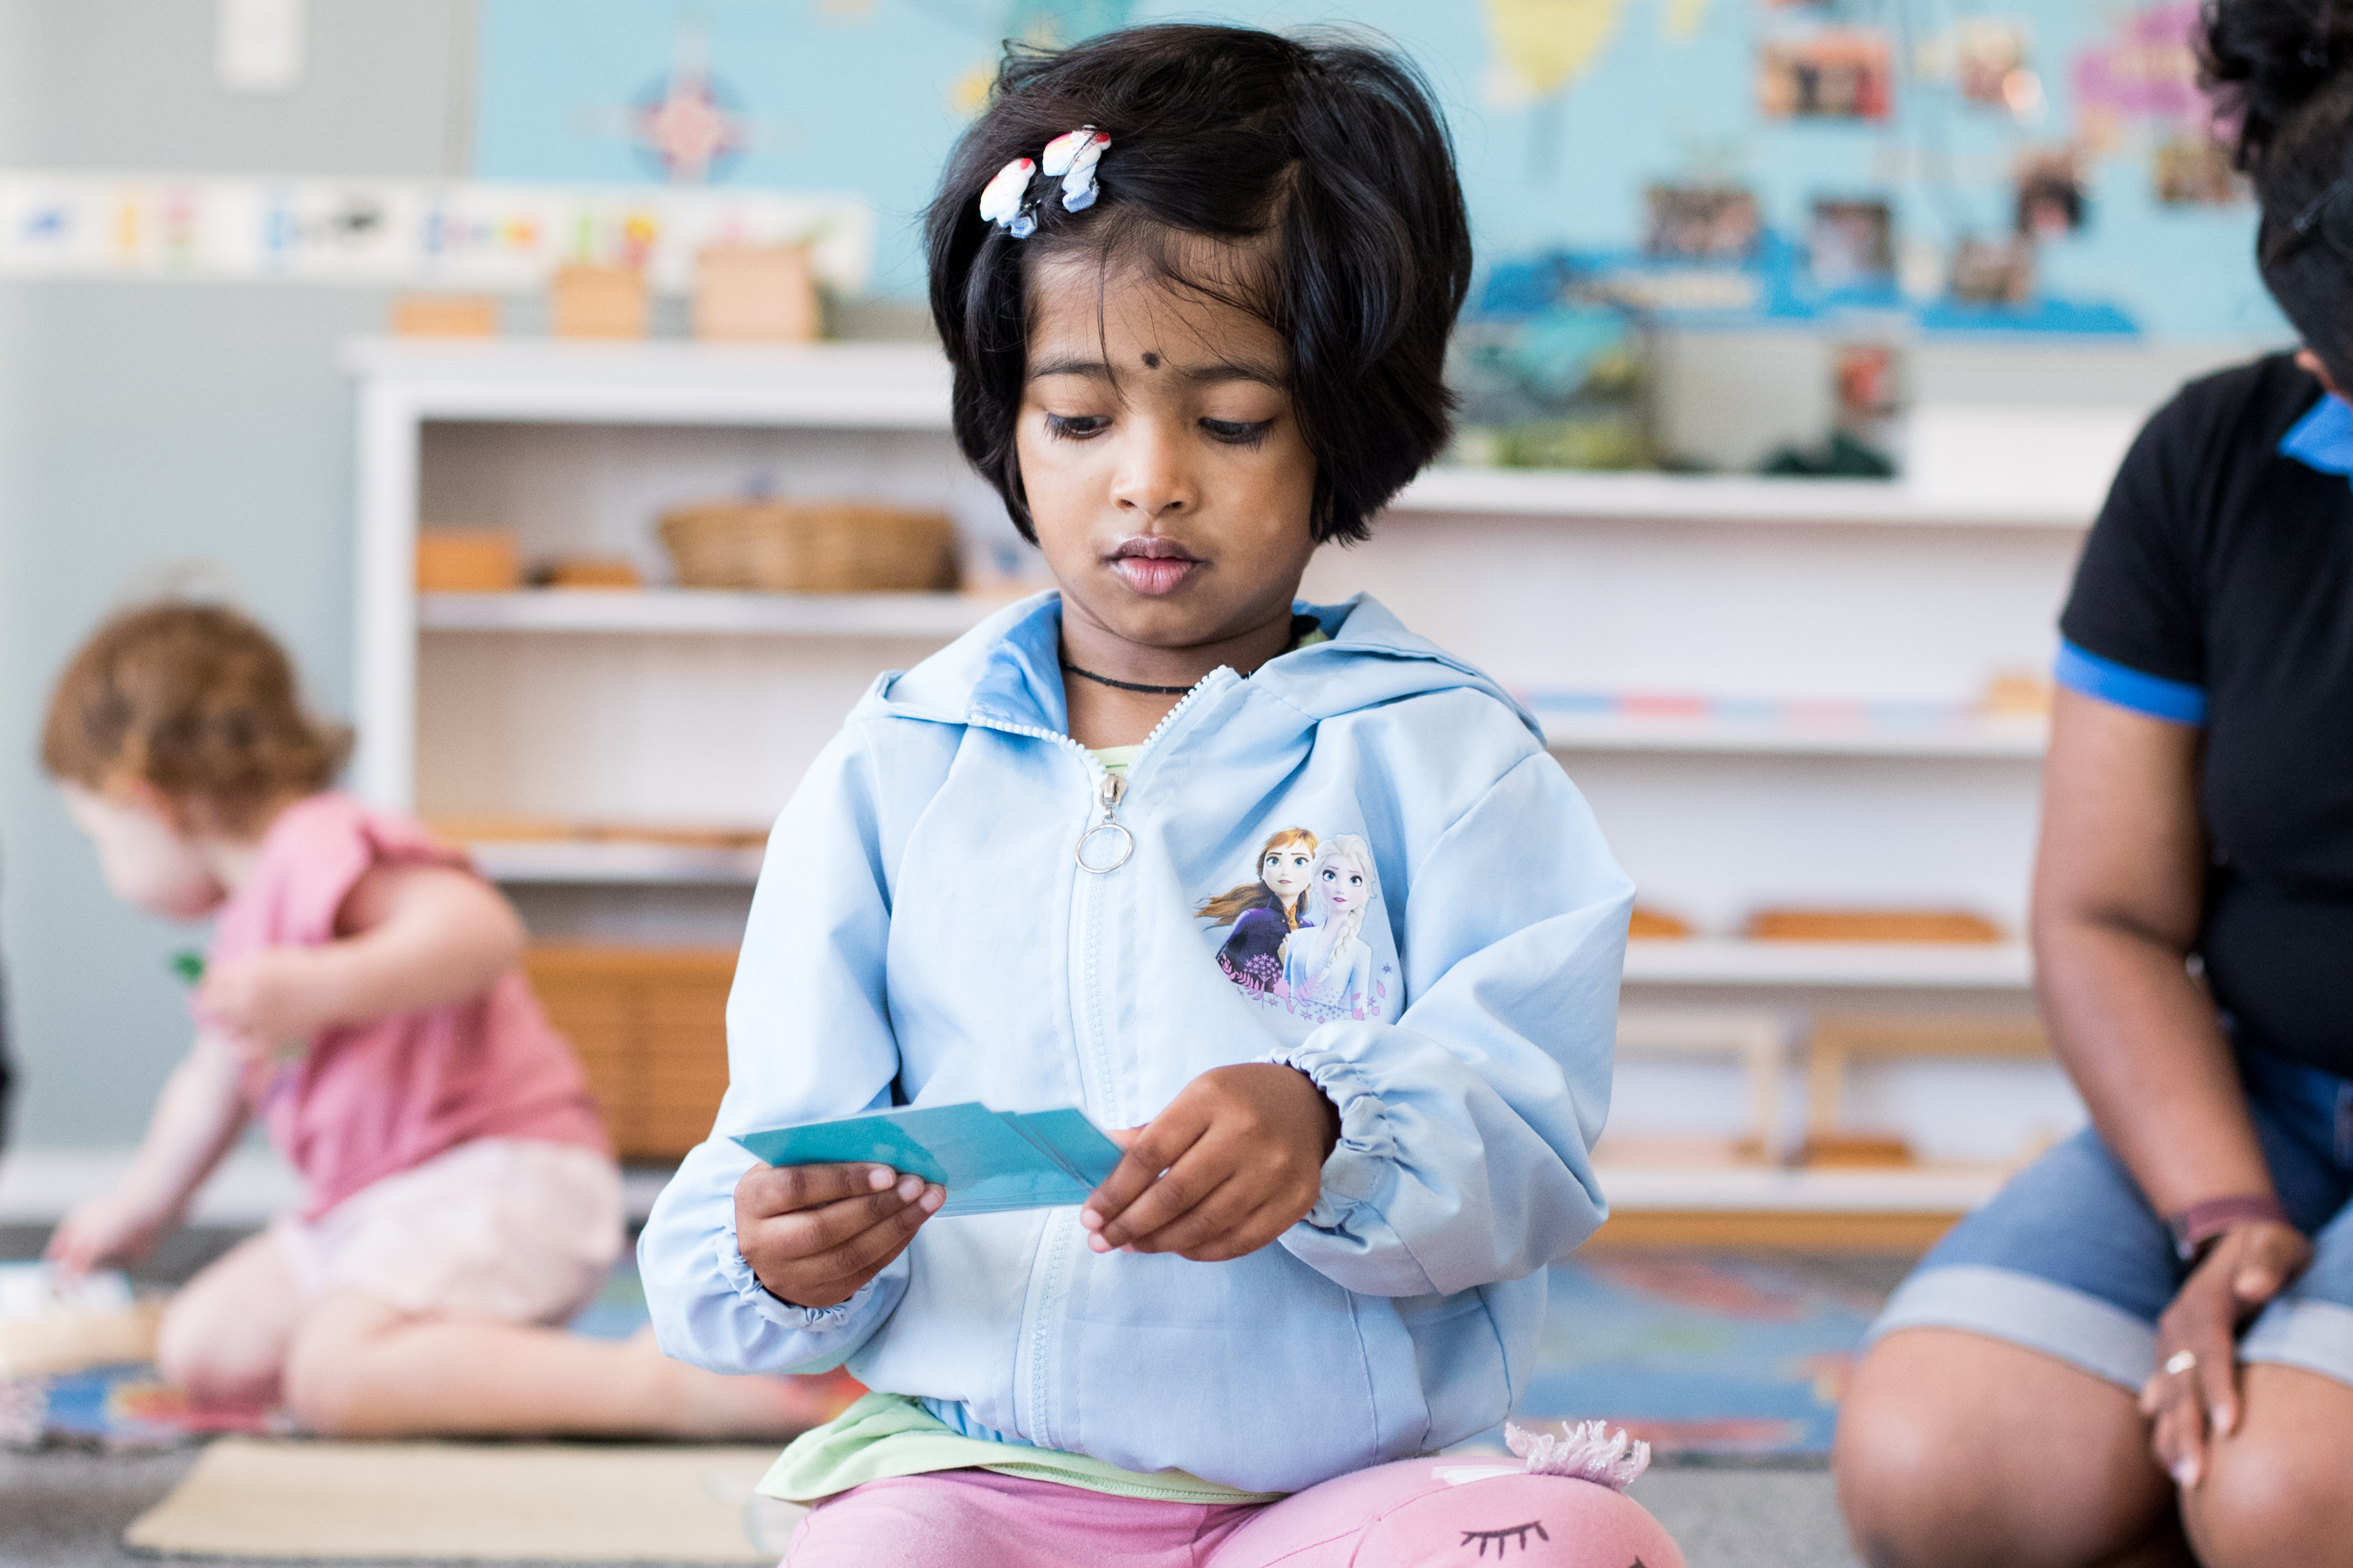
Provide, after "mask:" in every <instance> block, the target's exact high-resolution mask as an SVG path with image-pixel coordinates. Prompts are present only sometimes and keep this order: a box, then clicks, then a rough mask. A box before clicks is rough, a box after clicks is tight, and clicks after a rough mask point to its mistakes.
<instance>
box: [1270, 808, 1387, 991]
mask: <svg viewBox="0 0 2353 1568" xmlns="http://www.w3.org/2000/svg"><path fill="white" fill-rule="evenodd" d="M1379 891H1380V883H1379V880H1378V879H1377V878H1376V877H1375V875H1374V872H1373V852H1372V849H1371V847H1370V846H1368V845H1367V844H1366V842H1365V841H1364V840H1363V839H1362V838H1360V837H1357V836H1356V835H1355V834H1353V833H1335V834H1334V835H1333V836H1332V837H1330V838H1328V839H1326V840H1324V846H1323V847H1322V848H1320V849H1318V850H1317V851H1316V852H1315V863H1314V866H1313V867H1312V868H1310V869H1309V872H1308V881H1307V898H1306V905H1307V918H1306V920H1305V921H1302V922H1301V924H1300V928H1299V929H1298V930H1296V931H1293V932H1292V933H1291V934H1290V935H1289V936H1287V937H1285V938H1283V941H1282V981H1283V988H1284V991H1285V993H1286V994H1288V996H1289V999H1290V1002H1291V1005H1292V1007H1293V1010H1295V1011H1314V1012H1317V1013H1324V1014H1327V1015H1330V1016H1348V1017H1353V1018H1361V1017H1363V1016H1365V1011H1366V1005H1367V1003H1371V1005H1373V1006H1374V1007H1375V1008H1376V1009H1377V1007H1378V1003H1377V1001H1375V1000H1374V991H1373V950H1372V949H1371V948H1370V947H1368V946H1366V944H1365V942H1364V940H1363V939H1362V938H1360V937H1359V936H1357V934H1356V932H1357V931H1358V930H1359V929H1360V928H1361V927H1362V926H1363V925H1364V923H1365V910H1366V908H1367V907H1368V906H1369V905H1370V904H1371V903H1372V901H1373V900H1374V898H1375V897H1377V895H1378V893H1379Z"/></svg>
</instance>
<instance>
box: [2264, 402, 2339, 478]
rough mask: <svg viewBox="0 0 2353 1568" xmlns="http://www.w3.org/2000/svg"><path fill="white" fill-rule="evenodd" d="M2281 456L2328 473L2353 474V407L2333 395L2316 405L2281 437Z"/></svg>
mask: <svg viewBox="0 0 2353 1568" xmlns="http://www.w3.org/2000/svg"><path fill="white" fill-rule="evenodd" d="M2279 449H2280V455H2281V456H2282V457H2284V458H2295V460H2296V461H2297V462H2299V463H2302V464H2303V465H2304V466H2305V467H2306V468H2317V469H2319V470H2320V471H2321V472H2322V473H2324V474H2353V407H2348V406H2346V403H2345V400H2344V399H2343V398H2341V397H2337V396H2335V395H2326V396H2323V397H2322V398H2321V400H2320V401H2319V402H2317V403H2316V404H2314V405H2312V412H2311V413H2309V414H2307V415H2306V416H2304V417H2303V418H2301V419H2299V420H2297V421H2296V422H2295V428H2294V429H2292V430H2290V431H2289V432H2288V433H2287V434H2286V435H2285V436H2284V437H2281V438H2280V444H2279Z"/></svg>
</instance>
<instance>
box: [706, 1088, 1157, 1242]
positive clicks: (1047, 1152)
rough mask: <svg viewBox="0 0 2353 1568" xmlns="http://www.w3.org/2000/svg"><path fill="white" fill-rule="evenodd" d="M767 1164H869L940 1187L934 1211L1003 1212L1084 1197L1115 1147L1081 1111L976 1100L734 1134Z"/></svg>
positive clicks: (1098, 1181)
mask: <svg viewBox="0 0 2353 1568" xmlns="http://www.w3.org/2000/svg"><path fill="white" fill-rule="evenodd" d="M735 1142H738V1143H740V1144H742V1145H743V1146H744V1148H746V1149H748V1150H750V1151H751V1152H753V1154H754V1155H755V1156H756V1157H758V1158H759V1159H760V1160H762V1161H765V1163H768V1164H771V1165H829V1164H862V1163H869V1162H871V1163H874V1164H877V1165H888V1166H890V1167H891V1168H892V1170H894V1171H897V1172H900V1173H902V1174H911V1175H917V1176H921V1177H923V1180H925V1181H927V1182H935V1183H937V1184H939V1185H940V1186H942V1187H944V1188H945V1189H947V1194H948V1196H947V1201H946V1202H945V1203H944V1204H942V1205H940V1208H939V1213H940V1214H941V1215H959V1214H1002V1213H1004V1212H1006V1211H1008V1210H1009V1209H1045V1208H1059V1207H1061V1206H1063V1205H1069V1204H1078V1203H1083V1202H1085V1201H1086V1197H1087V1194H1089V1193H1092V1192H1093V1191H1094V1190H1095V1189H1096V1188H1097V1187H1099V1186H1101V1185H1103V1182H1104V1180H1105V1179H1106V1178H1107V1177H1109V1176H1110V1175H1111V1173H1112V1167H1113V1166H1114V1165H1116V1164H1118V1163H1119V1145H1118V1144H1116V1143H1113V1142H1112V1141H1111V1140H1110V1139H1108V1138H1106V1137H1104V1136H1103V1132H1102V1131H1101V1130H1100V1129H1099V1128H1097V1127H1096V1126H1095V1124H1094V1123H1093V1122H1092V1121H1088V1120H1087V1118H1086V1113H1085V1112H1084V1111H1082V1110H1071V1109H1069V1108H1067V1107H1065V1108H1064V1109H1062V1110H1031V1111H1018V1110H989V1109H988V1107H987V1106H985V1105H981V1104H978V1103H968V1104H965V1105H929V1106H924V1107H922V1108H921V1109H908V1110H870V1111H868V1112H867V1113H866V1114H864V1115H863V1116H845V1117H843V1118H842V1119H841V1120H840V1121H810V1122H806V1123H804V1124H802V1125H801V1126H798V1127H778V1128H775V1129H773V1130H771V1131H765V1132H747V1133H745V1134H744V1136H742V1137H741V1138H738V1139H736V1140H735Z"/></svg>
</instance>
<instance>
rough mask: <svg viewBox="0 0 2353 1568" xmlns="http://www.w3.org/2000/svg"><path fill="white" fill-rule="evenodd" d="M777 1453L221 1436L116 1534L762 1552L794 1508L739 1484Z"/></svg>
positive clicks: (677, 1556)
mask: <svg viewBox="0 0 2353 1568" xmlns="http://www.w3.org/2000/svg"><path fill="white" fill-rule="evenodd" d="M775 1458H776V1449H775V1448H774V1447H689V1446H680V1445H671V1446H666V1447H639V1446H636V1445H627V1446H622V1445H606V1444H589V1443H581V1444H564V1443H544V1444H541V1443H530V1444H524V1443H323V1442H273V1441H268V1440H264V1439H260V1438H250V1437H225V1438H223V1439H221V1440H220V1441H219V1442H216V1443H215V1444H213V1445H212V1446H211V1447H209V1448H207V1449H206V1450H205V1453H204V1457H203V1458H200V1459H198V1460H197V1461H196V1464H195V1468H193V1469H191V1470H190V1471H189V1472H188V1475H187V1478H186V1479H185V1480H183V1481H181V1483H180V1484H179V1486H178V1487H176V1488H175V1489H174V1490H173V1492H172V1495H171V1496H169V1497H167V1498H165V1499H164V1500H163V1501H162V1502H160V1503H157V1504H156V1505H155V1506H154V1507H153V1508H152V1509H150V1510H147V1512H145V1513H144V1514H142V1515H141V1516H140V1517H139V1518H138V1519H137V1520H136V1521H133V1522H132V1526H131V1528H130V1529H129V1530H128V1531H124V1532H123V1540H124V1542H126V1543H127V1544H128V1545H130V1546H132V1547H133V1548H135V1549H138V1550H141V1551H146V1552H182V1553H194V1554H197V1555H204V1556H222V1557H355V1558H369V1557H374V1558H385V1557H394V1558H406V1559H410V1560H425V1561H444V1562H478V1561H483V1560H491V1561H499V1560H507V1561H513V1560H525V1561H530V1560H536V1561H541V1562H550V1563H611V1562H662V1563H774V1562H775V1561H776V1559H777V1558H778V1557H779V1556H781V1555H782V1554H783V1552H784V1549H785V1542H786V1540H787V1539H788V1538H789V1537H790V1536H791V1534H792V1531H793V1527H794V1526H795V1525H797V1523H798V1522H799V1521H800V1516H801V1513H802V1511H803V1510H800V1509H798V1508H796V1507H794V1506H792V1505H791V1504H788V1503H780V1502H776V1501H774V1500H769V1499H766V1498H762V1497H759V1496H756V1495H755V1494H754V1492H753V1490H752V1488H753V1485H754V1482H756V1481H757V1480H758V1479H760V1476H761V1474H762V1473H763V1472H764V1471H765V1470H766V1469H767V1468H768V1466H769V1463H770V1462H771V1461H772V1460H774V1459H775Z"/></svg>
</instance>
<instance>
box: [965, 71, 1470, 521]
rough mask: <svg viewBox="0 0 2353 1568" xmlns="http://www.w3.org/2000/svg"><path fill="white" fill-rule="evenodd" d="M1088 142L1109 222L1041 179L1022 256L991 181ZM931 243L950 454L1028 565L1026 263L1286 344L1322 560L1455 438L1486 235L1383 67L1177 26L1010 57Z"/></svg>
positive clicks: (1420, 96) (1405, 76) (1447, 162)
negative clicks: (1150, 286)
mask: <svg viewBox="0 0 2353 1568" xmlns="http://www.w3.org/2000/svg"><path fill="white" fill-rule="evenodd" d="M1082 125H1092V126H1094V127H1096V128H1097V129H1099V130H1101V131H1103V132H1107V133H1108V134H1109V135H1110V137H1111V145H1110V147H1109V148H1108V149H1107V150H1106V151H1105V152H1104V153H1103V161H1102V163H1100V164H1099V165H1098V166H1097V169H1096V178H1097V182H1098V184H1099V186H1100V189H1101V193H1102V194H1101V196H1100V197H1099V199H1098V200H1097V201H1096V203H1095V205H1093V206H1092V207H1090V208H1088V209H1086V210H1085V211H1082V212H1077V213H1071V212H1065V211H1064V210H1063V209H1062V205H1061V202H1060V199H1059V192H1060V182H1059V181H1052V180H1048V179H1046V178H1045V177H1044V176H1043V175H1042V174H1041V175H1039V177H1038V181H1037V184H1035V185H1034V186H1033V187H1032V191H1033V194H1035V193H1038V192H1042V193H1043V195H1041V196H1040V197H1039V200H1038V201H1037V205H1036V209H1035V210H1036V212H1037V217H1038V229H1037V232H1036V233H1035V234H1033V235H1031V236H1030V237H1029V238H1027V239H1015V238H1013V237H1011V236H1010V235H1009V234H1008V233H1007V232H1005V231H1004V230H1002V229H1000V228H998V227H997V226H996V225H995V224H992V223H989V222H987V221H986V220H984V219H983V218H982V217H981V216H980V210H979V199H980V192H981V187H982V186H984V185H986V184H987V183H988V182H989V180H990V178H991V177H992V176H993V175H995V174H996V173H997V170H999V169H1000V168H1002V167H1004V166H1005V164H1006V163H1008V162H1009V161H1011V160H1012V159H1015V158H1021V157H1028V158H1033V159H1034V158H1036V157H1038V156H1039V151H1040V149H1042V148H1043V147H1044V145H1045V144H1046V143H1047V142H1050V141H1051V140H1052V139H1053V138H1055V137H1057V136H1060V135H1061V134H1062V133H1063V132H1069V131H1074V130H1077V129H1078V128H1079V127H1081V126H1082ZM1187 237H1206V238H1208V239H1211V240H1215V241H1220V242H1223V243H1225V244H1228V245H1232V246H1236V247H1244V248H1246V249H1250V250H1252V252H1253V254H1252V258H1251V259H1252V260H1253V262H1254V263H1255V266H1254V268H1253V270H1254V272H1255V276H1254V278H1253V279H1251V281H1250V284H1249V285H1248V286H1246V287H1240V288H1237V287H1236V286H1235V285H1234V284H1233V282H1232V281H1231V280H1229V279H1213V278H1203V277H1200V276H1187V274H1186V273H1185V272H1184V270H1183V269H1182V267H1181V265H1180V264H1181V263H1182V261H1183V260H1185V259H1186V258H1187V251H1186V248H1185V247H1184V245H1183V243H1182V242H1183V241H1184V240H1185V239H1186V238H1187ZM925 241H926V247H927V249H928V252H929V255H930V262H931V286H932V317H933V320H934V321H935V322H936V323H937V324H938V327H939V332H940V338H941V341H942V342H944V343H945V345H946V347H947V353H948V359H949V361H950V363H952V364H953V365H954V366H955V434H956V441H957V444H958V445H959V446H961V447H963V448H964V454H965V457H966V458H969V459H971V461H972V464H973V466H974V467H975V468H978V469H979V470H980V472H981V473H982V474H983V475H984V476H985V477H986V478H987V479H988V480H989V482H990V483H992V484H994V485H995V486H996V487H997V492H998V493H999V494H1000V495H1002V496H1003V497H1004V498H1005V504H1006V507H1007V509H1008V510H1010V511H1011V513H1012V514H1013V521H1014V522H1015V524H1016V525H1017V526H1018V528H1019V529H1020V530H1021V531H1022V533H1023V534H1024V535H1025V536H1027V537H1029V538H1030V539H1031V540H1033V541H1034V540H1035V539H1036V537H1037V534H1036V531H1035V529H1034V528H1033V527H1032V525H1031V522H1030V518H1029V502H1028V500H1027V498H1026V497H1025V495H1024V494H1023V491H1022V486H1021V470H1020V465H1019V461H1018V458H1017V457H1016V455H1015V449H1014V426H1015V424H1016V421H1017V419H1018V415H1019V410H1020V406H1021V391H1022V384H1023V382H1024V380H1025V375H1026V370H1025V365H1026V360H1027V353H1028V347H1029V309H1028V305H1029V301H1028V297H1027V289H1026V288H1025V279H1024V275H1023V274H1024V268H1023V263H1024V261H1025V260H1029V261H1034V260H1037V259H1039V258H1043V257H1046V256H1052V255H1067V254H1069V253H1071V252H1073V251H1076V252H1082V253H1088V254H1092V255H1093V256H1094V257H1095V258H1097V259H1098V260H1099V261H1100V262H1102V263H1103V265H1104V266H1105V267H1109V266H1111V265H1113V264H1114V263H1140V264H1142V265H1144V266H1145V267H1146V268H1150V269H1152V270H1153V271H1155V272H1156V273H1157V274H1158V275H1159V276H1161V277H1163V278H1165V279H1168V280H1170V281H1172V282H1174V283H1176V284H1177V285H1178V286H1180V287H1184V288H1188V289H1195V290H1198V291H1199V292H1201V293H1203V294H1206V295H1208V296H1210V297H1211V298H1214V299H1218V300H1224V301H1226V302H1228V303H1231V304H1235V305H1238V306H1240V307H1241V308H1243V309H1246V310H1250V312H1251V313H1252V314H1254V315H1256V316H1258V317H1259V318H1260V319H1261V320H1262V321H1265V322H1266V323H1267V324H1268V325H1269V326H1270V327H1271V328H1272V329H1273V330H1274V331H1276V332H1277V333H1278V334H1279V335H1280V336H1281V337H1282V340H1283V341H1284V342H1285V343H1287V344H1288V345H1289V347H1290V352H1291V388H1290V390H1291V397H1292V406H1293V410H1294V411H1295V413H1296V416H1297V417H1298V419H1299V425H1300V432H1301V434H1302V436H1303V437H1304V438H1305V440H1306V443H1307V447H1308V449H1309V450H1310V451H1311V452H1313V453H1314V456H1315V464H1316V472H1315V499H1314V512H1313V515H1312V517H1311V520H1310V523H1311V527H1312V529H1313V531H1314V536H1315V538H1316V539H1318V540H1319V541H1320V540H1327V539H1341V540H1358V539H1363V538H1365V537H1366V536H1367V533H1368V531H1369V530H1368V529H1367V527H1366V523H1367V521H1368V520H1369V519H1370V518H1371V517H1372V515H1373V513H1375V512H1376V511H1377V510H1380V508H1381V507H1382V506H1383V505H1384V504H1385V503H1387V501H1388V499H1389V498H1390V497H1391V496H1393V495H1395V494H1396V493H1397V492H1398V490H1399V489H1402V488H1403V487H1404V485H1405V483H1406V481H1407V480H1409V479H1412V478H1413V476H1414V475H1415V474H1416V473H1418V472H1419V471H1420V469H1421V468H1423V467H1424V466H1426V465H1427V464H1428V463H1429V462H1430V460H1431V459H1432V458H1436V457H1437V456H1438V454H1439V453H1440V451H1441V450H1442V449H1443V448H1444V447H1445V445H1446V442H1447V438H1448V437H1449V435H1450V434H1451V426H1452V419H1451V415H1452V410H1453V405H1454V399H1453V395H1451V393H1449V392H1448V391H1447V388H1446V384H1445V379H1444V374H1443V372H1444V366H1445V360H1446V339H1447V335H1448V333H1449V332H1451V331H1452V329H1453V325H1454V317H1455V314H1456V312H1457V311H1459V310H1461V307H1462V299H1463V295H1464V293H1465V292H1466V291H1467V290H1468V289H1469V288H1470V282H1471V226H1470V221H1469V219H1468V217H1467V216H1465V214H1464V212H1463V207H1462V189H1461V184H1459V183H1458V182H1457V180H1456V178H1455V174H1454V156H1453V149H1452V146H1451V143H1450V142H1449V141H1448V138H1447V133H1446V124H1445V121H1443V120H1442V119H1441V118H1440V115H1439V112H1438V110H1437V109H1436V108H1435V107H1434V105H1433V104H1432V102H1431V94H1430V89H1429V86H1428V84H1427V83H1425V82H1424V81H1423V80H1422V79H1421V76H1420V73H1419V72H1418V71H1416V70H1415V69H1414V68H1413V67H1412V66H1410V65H1409V64H1408V63H1407V62H1406V61H1404V60H1403V59H1401V58H1398V57H1397V56H1395V55H1393V54H1390V53H1388V52H1385V51H1383V50H1380V49H1377V48H1371V47H1365V46H1362V45H1358V44H1351V43H1346V42H1342V41H1336V40H1330V39H1324V40H1310V41H1298V40H1293V39H1290V38H1283V37H1277V36H1275V35H1274V34H1271V33H1263V32H1257V31H1253V30H1251V29H1249V28H1243V27H1212V26H1173V25H1172V26H1149V27H1133V28H1129V29H1127V30H1125V31H1123V32H1117V33H1112V34H1109V35H1107V36H1105V37H1100V38H1096V39H1094V40H1092V41H1091V42H1088V43H1084V44H1081V45H1079V46H1078V47H1074V48H1069V49H1063V50H1060V51H1059V52H1051V53H1049V52H1042V51H1039V50H1035V49H1030V48H1025V47H1018V46H1011V47H1008V49H1007V51H1006V58H1005V63H1004V65H1003V67H1002V68H1000V69H999V70H998V72H997V86H996V89H995V93H994V96H993V97H992V99H991V100H990V102H989V106H988V109H987V111H986V112H985V113H983V114H982V115H981V117H980V119H979V120H978V121H976V123H975V124H974V125H973V127H972V128H971V129H970V130H969V131H967V132H965V134H964V137H963V139H962V140H961V141H959V142H957V143H956V148H955V153H953V154H952V155H951V156H950V158H949V160H948V167H947V173H946V174H945V175H944V177H943V179H942V182H941V185H940V194H939V195H938V196H937V198H936V199H934V202H933V204H932V206H931V211H930V214H929V216H928V219H927V221H926V224H925ZM1195 258H1196V259H1198V252H1196V253H1195Z"/></svg>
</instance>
